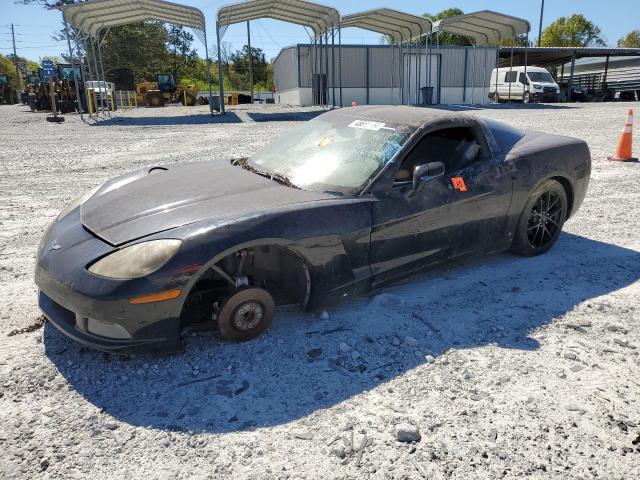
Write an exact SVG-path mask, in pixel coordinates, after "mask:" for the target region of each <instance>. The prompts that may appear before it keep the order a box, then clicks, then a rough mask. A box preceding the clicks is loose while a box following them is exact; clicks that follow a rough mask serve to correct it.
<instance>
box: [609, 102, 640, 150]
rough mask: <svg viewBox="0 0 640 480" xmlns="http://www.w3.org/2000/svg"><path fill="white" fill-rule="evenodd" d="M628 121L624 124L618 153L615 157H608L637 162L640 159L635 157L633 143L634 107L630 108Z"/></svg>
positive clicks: (617, 148)
mask: <svg viewBox="0 0 640 480" xmlns="http://www.w3.org/2000/svg"><path fill="white" fill-rule="evenodd" d="M627 115H628V116H627V123H625V124H624V128H623V129H622V133H621V134H620V139H619V140H618V146H617V147H616V154H615V155H614V156H613V157H607V160H612V161H615V162H637V161H638V159H637V158H634V157H633V153H632V143H633V133H632V128H633V108H630V109H629V113H628V114H627Z"/></svg>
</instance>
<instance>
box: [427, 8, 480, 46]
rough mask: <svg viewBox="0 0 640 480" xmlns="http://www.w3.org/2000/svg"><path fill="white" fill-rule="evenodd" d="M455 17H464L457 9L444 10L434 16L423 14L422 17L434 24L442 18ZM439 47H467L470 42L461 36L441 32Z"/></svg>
mask: <svg viewBox="0 0 640 480" xmlns="http://www.w3.org/2000/svg"><path fill="white" fill-rule="evenodd" d="M456 15H464V12H463V11H462V10H461V9H459V8H457V7H452V8H445V9H444V10H442V11H441V12H438V13H436V14H435V15H433V14H431V13H424V14H423V15H422V16H423V17H426V18H428V19H429V20H431V21H432V22H434V23H435V22H437V21H438V20H442V19H443V18H447V17H454V16H456ZM423 43H424V41H423ZM440 45H467V46H468V45H471V40H469V38H467V37H464V36H462V35H456V34H454V33H447V32H441V33H440Z"/></svg>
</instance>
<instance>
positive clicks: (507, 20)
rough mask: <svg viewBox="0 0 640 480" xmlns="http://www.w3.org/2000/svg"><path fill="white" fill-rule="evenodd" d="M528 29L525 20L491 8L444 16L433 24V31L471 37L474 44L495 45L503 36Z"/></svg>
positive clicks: (526, 31)
mask: <svg viewBox="0 0 640 480" xmlns="http://www.w3.org/2000/svg"><path fill="white" fill-rule="evenodd" d="M530 30H531V25H529V22H528V21H527V20H524V19H522V18H517V17H512V16H510V15H505V14H503V13H498V12H493V11H491V10H482V11H479V12H474V13H467V14H465V15H455V16H453V17H446V18H443V19H442V20H438V21H437V22H436V23H434V24H433V31H434V32H448V33H454V34H456V35H463V36H465V37H468V38H471V39H473V40H474V42H475V44H476V45H492V44H493V45H497V44H499V43H500V41H501V40H503V39H505V38H512V37H515V36H516V35H520V34H522V33H528V32H529V31H530Z"/></svg>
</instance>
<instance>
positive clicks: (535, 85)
mask: <svg viewBox="0 0 640 480" xmlns="http://www.w3.org/2000/svg"><path fill="white" fill-rule="evenodd" d="M533 88H535V89H536V90H540V89H541V88H542V85H538V84H536V83H534V84H533Z"/></svg>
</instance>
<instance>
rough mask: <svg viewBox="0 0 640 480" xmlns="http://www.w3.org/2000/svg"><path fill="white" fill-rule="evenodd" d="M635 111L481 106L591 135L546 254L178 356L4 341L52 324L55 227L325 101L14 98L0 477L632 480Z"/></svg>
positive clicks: (5, 137)
mask: <svg viewBox="0 0 640 480" xmlns="http://www.w3.org/2000/svg"><path fill="white" fill-rule="evenodd" d="M630 106H632V105H630V104H622V103H619V104H585V105H550V106H544V105H538V106H535V105H534V106H530V107H526V108H524V107H521V106H519V107H511V106H502V107H500V108H489V109H479V110H477V111H475V112H474V113H476V114H478V115H482V116H487V117H492V118H496V119H499V120H504V121H506V122H509V123H511V124H513V125H515V126H518V127H524V128H530V129H535V130H541V131H545V132H549V133H559V134H566V135H571V136H576V137H580V138H583V139H585V140H586V141H587V142H588V143H589V146H590V148H591V152H592V155H593V172H592V181H591V185H590V187H589V193H588V196H587V198H586V200H585V203H584V205H583V206H582V209H581V210H580V212H579V213H578V214H577V215H576V216H575V217H574V218H572V219H571V220H570V221H569V222H568V224H567V225H566V227H565V233H564V234H563V235H562V237H561V239H560V241H559V243H558V244H557V245H556V247H555V248H554V249H553V250H552V251H551V252H549V253H548V254H547V255H544V256H542V257H539V258H530V259H524V258H520V257H516V256H513V255H509V254H503V255H497V256H494V257H491V258H486V259H483V260H477V261H473V262H468V263H467V264H464V265H458V266H454V267H450V268H448V269H442V270H438V271H435V272H432V273H431V274H428V275H425V276H422V277H420V278H417V279H414V280H413V281H411V282H406V283H404V284H403V285H399V286H396V287H393V288H390V289H387V290H386V291H385V292H384V293H381V294H379V295H377V296H375V297H374V298H363V299H359V300H357V301H354V302H353V303H350V304H347V305H343V306H340V307H338V308H335V309H332V310H330V311H329V315H328V316H323V317H322V318H316V317H313V316H310V315H307V314H303V313H300V312H297V311H295V310H288V309H282V310H281V311H280V312H279V317H278V318H277V319H276V321H275V322H274V326H273V328H272V329H271V330H270V331H269V332H268V333H267V334H266V335H265V336H263V337H262V338H260V339H258V340H256V341H253V342H249V343H246V344H240V345H238V344H230V343H227V342H225V341H223V340H222V339H221V338H220V337H219V336H218V335H217V334H214V333H201V334H197V335H193V336H190V337H189V338H188V339H187V340H186V344H187V351H186V353H184V354H182V355H179V356H173V357H148V356H137V357H116V356H109V355H103V354H102V353H98V352H95V351H90V350H86V349H83V348H80V347H79V346H78V345H77V344H75V343H74V342H72V341H71V340H69V339H67V338H66V337H64V336H63V335H62V334H60V333H58V332H57V331H56V330H55V329H54V328H53V327H52V326H51V325H45V327H44V328H42V329H39V330H36V331H34V332H31V333H25V334H21V335H15V336H10V337H9V336H8V334H9V332H11V331H12V330H14V329H16V328H22V327H25V326H27V325H30V324H33V323H34V322H35V321H36V319H37V318H38V317H39V316H40V312H39V310H38V307H37V301H36V287H35V285H34V283H33V268H34V260H35V252H36V248H37V245H38V242H39V239H40V237H41V235H42V233H43V231H44V230H45V228H46V227H47V225H48V224H49V223H50V222H51V221H52V220H53V219H54V218H55V216H56V215H57V213H58V211H59V210H61V209H62V208H63V206H64V205H65V204H67V203H68V202H70V201H71V200H72V199H73V198H74V197H76V196H79V195H80V194H82V193H84V192H85V191H87V190H89V189H90V188H92V187H94V186H96V185H98V184H99V183H101V182H103V181H105V180H106V179H108V178H110V177H112V176H115V175H119V174H122V173H124V172H127V171H130V170H134V169H137V168H140V167H143V166H150V165H153V164H157V163H171V162H187V161H198V160H204V159H211V158H224V157H229V156H244V155H249V154H251V153H252V152H253V151H255V150H256V149H257V148H259V147H260V146H262V145H263V144H265V143H266V142H268V141H269V140H271V139H272V138H274V137H276V136H277V135H278V134H280V133H282V132H283V131H285V130H286V129H288V128H290V127H291V126H293V125H294V124H295V123H296V120H300V119H308V118H310V117H311V116H313V114H314V112H313V110H312V109H294V108H290V109H287V108H281V107H275V106H265V107H253V108H251V109H249V108H238V109H236V110H234V111H232V112H231V114H230V115H228V116H227V117H226V118H225V119H224V121H220V120H214V121H211V119H210V118H209V117H208V116H207V115H206V110H207V107H194V108H191V109H184V108H183V107H166V108H164V109H162V110H148V109H140V110H137V111H135V112H118V113H117V114H116V115H114V118H113V119H111V120H107V121H101V122H99V123H97V124H95V125H84V124H82V123H81V122H80V121H79V119H78V118H77V117H75V116H71V115H67V120H66V122H65V123H64V124H61V125H55V124H50V123H46V122H45V121H44V115H43V114H37V113H35V114H34V113H31V112H28V111H27V110H28V108H25V107H22V106H17V107H16V106H2V107H0V165H1V173H2V174H1V175H0V282H1V285H2V297H1V298H2V302H1V304H0V478H2V479H35V478H52V479H53V478H56V479H84V478H87V479H89V478H91V479H109V480H111V479H114V480H115V479H142V478H144V479H145V480H153V479H223V478H234V479H285V478H290V479H380V480H382V479H429V480H431V479H436V480H437V479H444V478H447V479H448V478H452V479H494V478H522V477H528V478H555V479H591V478H598V479H604V480H616V479H629V480H631V479H638V478H639V473H638V472H639V471H640V282H639V281H638V279H639V278H640V253H639V252H640V215H639V214H640V193H639V191H640V190H639V187H640V181H639V180H640V164H620V163H610V162H607V161H606V160H605V157H606V155H610V154H612V153H613V149H614V147H615V143H616V141H617V136H618V132H619V131H620V129H621V127H622V124H623V123H624V120H625V115H626V110H627V109H628V108H629V107H630ZM262 120H269V121H262ZM637 153H640V152H638V151H637V150H636V154H637ZM404 424H406V425H404ZM398 427H401V428H400V429H401V430H402V433H403V435H405V436H407V435H408V436H412V435H413V436H415V435H416V431H415V427H417V429H418V430H419V433H420V436H421V440H420V441H419V442H414V443H402V442H399V441H397V440H396V437H395V433H396V429H397V428H398Z"/></svg>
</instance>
